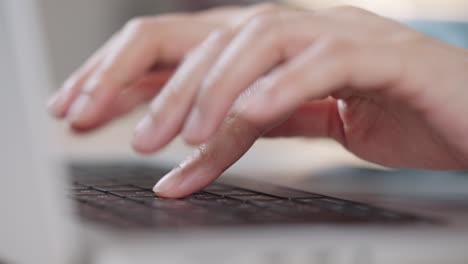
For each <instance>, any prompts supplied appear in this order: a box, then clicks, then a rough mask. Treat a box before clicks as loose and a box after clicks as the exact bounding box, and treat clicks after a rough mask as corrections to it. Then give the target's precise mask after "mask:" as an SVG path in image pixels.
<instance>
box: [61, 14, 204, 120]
mask: <svg viewBox="0 0 468 264" xmlns="http://www.w3.org/2000/svg"><path fill="white" fill-rule="evenodd" d="M190 22H192V23H190ZM198 26H200V25H199V24H196V23H194V22H193V21H192V20H190V19H181V18H164V19H162V18H149V19H139V20H134V21H132V22H130V23H129V24H128V25H127V26H126V27H125V28H124V30H123V31H122V34H121V35H120V36H119V38H118V40H117V41H116V42H115V44H114V45H113V46H112V47H111V48H110V50H109V51H108V52H107V54H106V56H105V58H104V59H103V61H102V62H101V63H100V65H99V66H98V67H97V69H96V70H95V71H94V72H93V74H92V75H91V76H90V77H89V78H88V79H87V80H86V82H85V84H84V85H83V88H82V89H81V94H80V96H79V97H78V98H77V100H76V101H75V102H74V104H73V106H72V108H71V115H70V122H71V125H72V127H74V128H82V127H89V126H93V125H94V123H95V122H98V121H99V120H100V119H101V118H102V116H103V115H105V114H106V110H107V109H108V107H109V105H111V104H112V101H113V100H114V99H115V97H116V96H117V95H118V94H119V92H120V91H122V90H123V89H125V88H128V86H130V85H132V84H133V83H134V82H135V81H136V80H138V79H139V78H140V77H141V76H142V75H143V74H145V73H147V71H148V70H149V69H150V68H151V67H153V65H155V63H159V64H171V63H176V62H177V61H178V60H180V59H181V58H182V57H183V56H184V55H185V54H184V51H187V50H189V49H190V48H189V47H193V46H194V44H195V43H198V42H199V41H200V37H204V34H203V32H202V33H200V31H203V29H200V28H197V27H198ZM193 31H195V32H197V34H194V33H193ZM200 35H201V36H200ZM174 43H177V45H174Z"/></svg>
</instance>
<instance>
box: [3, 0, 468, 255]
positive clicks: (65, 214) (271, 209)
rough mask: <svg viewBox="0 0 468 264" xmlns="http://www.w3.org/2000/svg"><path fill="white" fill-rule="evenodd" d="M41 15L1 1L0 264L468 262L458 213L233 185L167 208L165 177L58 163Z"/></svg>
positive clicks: (118, 167)
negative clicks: (156, 188) (158, 190)
mask: <svg viewBox="0 0 468 264" xmlns="http://www.w3.org/2000/svg"><path fill="white" fill-rule="evenodd" d="M37 11H38V10H37V6H36V3H35V1H33V0H1V1H0V80H1V81H2V82H1V88H0V116H1V119H0V121H1V123H0V146H1V148H2V149H1V151H0V160H1V163H0V164H1V165H2V166H1V183H0V212H1V213H0V219H1V220H0V263H47V264H63V263H106V264H107V263H113V264H120V263H122V264H124V263H291V264H293V263H327V264H331V263H353V264H367V263H368V264H371V263H372V264H374V263H425V264H427V263H468V250H467V249H468V224H467V221H466V219H463V218H461V216H460V215H461V214H458V215H457V214H456V213H452V214H445V213H443V212H444V211H440V212H439V211H436V210H433V212H431V213H428V214H425V213H421V212H420V211H416V210H412V209H411V208H406V209H405V208H402V209H401V210H400V209H397V210H395V209H390V208H385V207H381V206H379V205H376V204H364V203H359V202H353V201H349V200H343V199H338V198H335V197H329V196H326V195H324V194H316V193H309V192H304V191H297V190H292V189H288V188H284V187H280V186H271V185H268V184H266V183H261V184H260V183H255V182H250V181H248V180H240V179H236V178H232V179H230V180H229V181H228V180H224V181H218V182H216V183H214V184H213V185H211V186H209V187H207V188H206V189H204V190H203V191H200V192H198V193H196V194H194V195H192V196H190V197H188V198H185V199H180V200H166V199H161V198H158V197H155V196H154V195H153V194H152V193H151V187H152V185H153V184H154V182H155V181H156V180H157V178H158V177H160V176H161V175H162V174H163V173H164V172H165V170H166V169H168V168H161V167H151V166H150V165H145V166H143V165H139V164H135V163H134V162H132V163H130V162H129V163H122V162H119V163H117V162H115V163H108V164H102V163H96V164H90V163H88V164H83V163H73V162H67V163H66V162H64V161H62V160H61V155H60V146H57V144H56V142H55V141H54V136H53V131H51V129H50V122H51V120H49V119H48V117H47V116H46V111H45V110H44V100H45V95H46V91H47V90H48V87H49V82H48V78H47V76H48V72H47V71H48V69H49V67H48V62H47V54H45V49H44V46H43V43H42V39H41V38H42V37H43V34H42V29H41V26H40V25H41V21H40V17H39V16H38V12H37ZM434 208H436V207H434ZM437 210H439V209H437Z"/></svg>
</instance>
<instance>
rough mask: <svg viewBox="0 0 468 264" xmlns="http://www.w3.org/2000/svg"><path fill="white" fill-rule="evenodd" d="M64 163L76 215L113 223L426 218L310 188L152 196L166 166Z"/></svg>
mask: <svg viewBox="0 0 468 264" xmlns="http://www.w3.org/2000/svg"><path fill="white" fill-rule="evenodd" d="M70 169H71V175H72V180H73V184H72V186H71V189H70V190H69V195H70V196H71V197H72V198H73V200H74V201H76V203H77V205H78V206H77V208H78V214H79V215H80V216H81V218H82V219H83V220H86V221H91V222H94V223H100V224H104V225H108V226H114V227H117V228H144V229H146V228H151V229H162V228H164V229H167V228H190V227H192V228H197V227H212V226H238V225H278V224H347V225H349V224H355V225H356V224H379V225H382V224H384V225H401V224H415V223H428V222H429V221H428V220H426V219H423V218H419V217H416V216H413V215H410V214H406V213H400V212H395V211H392V210H386V209H383V208H378V207H375V206H371V205H367V204H363V203H357V202H352V201H348V200H342V199H338V198H333V197H329V196H325V195H320V194H316V193H304V194H303V195H300V196H294V195H291V197H279V196H275V195H273V194H269V193H262V192H258V191H254V190H249V189H244V188H240V187H236V186H230V185H226V184H222V183H213V184H211V185H210V186H208V187H207V188H205V189H203V190H202V191H199V192H197V193H194V194H192V195H190V196H188V197H186V198H183V199H164V198H160V197H156V196H155V195H154V193H153V191H152V187H153V185H154V184H155V182H156V181H157V180H158V179H159V178H160V177H162V176H163V175H164V174H165V173H166V172H167V171H166V170H162V169H159V168H153V167H149V166H144V165H90V164H81V165H76V164H75V165H73V166H71V167H70ZM288 192H291V190H289V189H288ZM288 192H285V193H288ZM301 193H302V192H301ZM283 196H284V195H283Z"/></svg>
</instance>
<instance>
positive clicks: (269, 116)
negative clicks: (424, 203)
mask: <svg viewBox="0 0 468 264" xmlns="http://www.w3.org/2000/svg"><path fill="white" fill-rule="evenodd" d="M137 21H140V22H133V23H130V26H127V27H126V29H124V30H123V31H122V32H121V33H118V35H117V36H116V37H115V38H114V40H111V41H110V44H107V45H106V46H105V47H104V48H103V49H102V51H101V52H98V53H97V55H95V56H94V58H93V59H91V60H90V62H88V63H87V64H86V65H85V66H84V67H83V68H82V69H81V70H79V71H78V73H77V74H75V75H74V76H73V77H71V79H70V80H69V81H67V82H66V85H65V86H64V88H62V90H61V91H60V92H59V93H58V95H56V96H55V99H53V100H52V102H51V103H50V109H51V112H52V113H54V114H55V115H56V116H59V117H63V116H68V118H69V120H70V123H71V125H72V127H73V128H75V129H79V130H86V129H90V128H94V127H97V126H99V125H102V124H103V123H104V122H106V121H108V120H111V119H112V118H114V117H115V116H118V115H119V114H121V113H122V112H125V111H118V110H119V109H122V108H123V109H125V110H128V109H131V108H132V107H133V106H135V105H137V104H139V103H141V102H142V101H144V100H148V99H149V98H151V97H153V96H155V95H156V93H157V91H159V90H160V91H161V92H160V93H159V94H158V95H157V96H156V97H155V98H154V99H153V102H152V103H151V107H150V112H149V114H148V115H147V117H145V118H144V119H143V121H142V122H141V123H140V124H139V125H138V127H137V129H136V132H135V139H134V142H133V146H134V148H135V149H136V150H137V151H140V152H143V153H151V152H154V151H157V150H159V149H160V148H162V147H163V146H165V145H166V144H167V143H168V142H170V141H171V140H172V139H173V138H174V137H175V136H177V135H178V134H179V133H182V134H183V136H184V138H185V140H186V141H187V142H189V143H191V144H201V145H200V147H199V148H198V149H197V151H196V153H195V154H194V156H192V157H190V158H189V159H188V160H187V161H185V162H183V163H182V164H181V166H179V167H177V168H175V169H174V170H173V171H172V172H171V173H170V174H169V175H167V176H166V177H165V178H164V179H163V180H161V181H160V182H159V183H158V184H157V185H156V187H155V191H156V192H157V193H158V194H159V195H162V196H166V197H181V196H185V195H188V194H190V193H191V192H193V191H196V190H198V189H200V188H203V187H204V186H206V185H208V184H209V183H210V182H212V181H213V180H214V179H216V178H217V177H218V176H219V175H220V174H221V173H222V172H223V171H224V170H225V169H226V168H228V167H229V166H230V165H231V164H232V163H234V162H235V161H236V160H237V159H239V158H240V157H241V156H242V155H243V154H244V153H245V152H246V151H247V150H248V149H249V148H250V146H251V145H252V144H253V143H254V142H255V141H256V139H258V138H259V137H260V136H262V135H266V136H304V137H331V138H333V139H335V140H337V141H338V142H340V143H341V144H343V145H344V146H345V147H346V148H347V149H349V150H350V151H351V152H353V153H354V154H356V155H357V156H359V157H361V158H363V159H366V160H369V161H373V162H377V163H380V164H383V165H386V166H393V167H412V168H426V169H464V168H467V167H468V161H467V160H468V140H467V139H466V136H465V134H466V132H465V131H468V121H467V120H465V119H466V118H464V114H466V113H468V104H467V103H466V101H467V100H468V87H467V83H468V74H467V73H468V52H467V51H466V50H464V49H461V48H456V47H453V46H450V45H448V44H444V43H442V42H439V41H437V40H434V39H432V38H429V37H427V36H424V35H422V34H420V33H417V32H415V31H413V30H411V29H409V28H407V27H405V26H403V25H400V24H398V23H396V22H393V21H391V20H388V19H385V18H382V17H379V16H377V15H374V14H372V13H369V12H366V11H363V10H360V9H356V8H351V7H341V8H335V9H330V10H324V11H318V12H310V11H299V10H290V9H287V8H284V7H279V6H274V5H261V6H255V7H250V8H246V9H242V8H233V9H218V10H214V11H208V12H202V13H199V14H184V15H174V16H168V17H162V18H161V17H156V18H146V19H143V20H137ZM141 21H142V22H141ZM156 22H157V23H156ZM163 22H164V23H163ZM178 63H181V65H179V66H178V67H177V70H176V72H175V73H174V75H173V76H172V77H171V78H170V79H169V81H168V82H167V83H166V84H165V85H164V87H162V83H163V82H164V81H165V80H167V79H168V78H169V76H170V75H171V74H172V71H171V70H170V69H171V68H170V69H169V70H165V71H161V70H160V69H161V65H170V66H171V65H172V66H175V65H177V64H178ZM153 80H155V81H154V83H153ZM141 83H144V84H151V85H147V86H145V85H141ZM153 84H154V85H153ZM141 87H150V88H151V89H150V88H148V89H143V88H141ZM146 90H150V91H151V93H150V92H148V93H145V92H142V91H146ZM80 94H81V95H80ZM79 95H80V96H79ZM129 95H131V96H129ZM143 95H144V96H143ZM132 98H138V99H132ZM129 102H131V103H129ZM121 105H126V107H121Z"/></svg>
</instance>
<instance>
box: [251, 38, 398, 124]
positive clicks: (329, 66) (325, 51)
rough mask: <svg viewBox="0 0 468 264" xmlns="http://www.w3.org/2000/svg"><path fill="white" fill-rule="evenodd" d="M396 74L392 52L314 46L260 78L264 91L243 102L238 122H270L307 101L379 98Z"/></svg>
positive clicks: (336, 43) (340, 43)
mask: <svg viewBox="0 0 468 264" xmlns="http://www.w3.org/2000/svg"><path fill="white" fill-rule="evenodd" d="M400 69H401V67H400V60H399V59H398V56H396V55H395V52H394V51H391V50H383V49H382V50H379V49H376V48H370V47H365V46H356V45H354V44H352V43H349V42H347V41H344V40H335V39H333V40H330V39H326V40H323V41H318V43H316V44H314V45H312V46H311V47H310V48H308V49H307V50H306V51H305V52H304V53H303V54H301V55H300V56H298V57H296V58H294V59H293V60H291V61H290V62H288V63H287V64H285V65H284V66H283V67H281V68H280V69H278V70H277V71H275V72H274V73H272V74H271V75H269V76H266V77H265V79H266V81H265V83H267V84H268V85H265V86H262V88H261V89H262V90H263V91H261V92H258V93H257V94H256V95H255V96H252V97H249V98H248V99H249V101H248V102H246V105H247V106H246V110H245V111H243V114H244V115H245V116H244V118H245V119H247V120H249V121H250V122H253V123H258V122H261V123H263V122H272V120H275V119H277V118H278V116H282V114H283V113H285V112H290V111H294V109H297V108H298V107H299V106H301V105H302V104H304V103H305V102H307V101H310V100H320V99H324V98H326V97H328V96H330V95H337V96H338V97H340V96H346V94H348V95H349V94H352V93H357V94H360V93H369V92H381V93H384V92H385V91H383V89H384V88H385V87H388V84H389V83H392V82H395V81H397V80H399V79H400V75H401V72H400ZM260 95H261V96H260Z"/></svg>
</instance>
